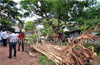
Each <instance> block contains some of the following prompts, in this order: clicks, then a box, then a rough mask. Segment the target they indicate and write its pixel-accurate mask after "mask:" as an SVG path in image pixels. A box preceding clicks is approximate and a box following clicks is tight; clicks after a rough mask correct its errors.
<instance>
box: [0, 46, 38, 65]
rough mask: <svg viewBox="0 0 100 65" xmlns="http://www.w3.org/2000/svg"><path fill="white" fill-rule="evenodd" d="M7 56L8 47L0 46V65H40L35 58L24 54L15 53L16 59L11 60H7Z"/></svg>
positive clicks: (20, 52)
mask: <svg viewBox="0 0 100 65" xmlns="http://www.w3.org/2000/svg"><path fill="white" fill-rule="evenodd" d="M8 54H9V47H8V46H7V47H1V46H0V65H40V64H39V63H38V62H37V59H38V58H37V57H33V58H32V57H30V56H29V55H28V53H26V52H22V51H19V52H18V51H17V57H16V58H14V57H12V59H8ZM12 55H13V54H12ZM34 55H37V53H36V52H34Z"/></svg>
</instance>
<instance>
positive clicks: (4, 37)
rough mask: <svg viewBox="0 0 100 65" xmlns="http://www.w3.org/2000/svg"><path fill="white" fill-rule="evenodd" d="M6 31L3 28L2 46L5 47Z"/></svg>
mask: <svg viewBox="0 0 100 65" xmlns="http://www.w3.org/2000/svg"><path fill="white" fill-rule="evenodd" d="M7 35H8V34H7V32H6V31H5V30H4V31H3V32H2V35H1V36H2V41H3V46H4V47H6V46H7Z"/></svg>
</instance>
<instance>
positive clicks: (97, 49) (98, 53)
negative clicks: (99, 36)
mask: <svg viewBox="0 0 100 65" xmlns="http://www.w3.org/2000/svg"><path fill="white" fill-rule="evenodd" d="M84 46H85V47H86V48H88V47H89V46H93V47H94V51H95V52H96V53H97V55H100V45H96V44H93V43H86V44H84Z"/></svg>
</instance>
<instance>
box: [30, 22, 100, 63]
mask: <svg viewBox="0 0 100 65" xmlns="http://www.w3.org/2000/svg"><path fill="white" fill-rule="evenodd" d="M98 31H99V32H100V23H99V24H97V25H96V26H93V27H91V28H90V29H88V30H87V31H86V32H84V33H83V34H82V35H80V36H79V37H77V38H75V39H72V40H71V39H70V38H69V39H68V45H67V46H66V47H63V46H58V45H52V44H42V45H32V46H31V47H32V48H33V49H35V50H36V51H38V52H40V53H42V54H44V55H45V56H47V57H48V58H50V59H51V60H52V61H54V62H55V63H56V64H57V65H86V64H88V63H91V62H92V61H93V58H94V47H92V46H91V47H89V48H85V47H84V43H85V42H86V40H94V43H95V41H100V37H99V36H98V35H96V34H95V35H93V34H92V33H93V32H98Z"/></svg>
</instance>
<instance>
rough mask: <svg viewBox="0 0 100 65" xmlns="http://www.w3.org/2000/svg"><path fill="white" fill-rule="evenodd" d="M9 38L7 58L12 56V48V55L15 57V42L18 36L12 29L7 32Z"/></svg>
mask: <svg viewBox="0 0 100 65" xmlns="http://www.w3.org/2000/svg"><path fill="white" fill-rule="evenodd" d="M8 39H9V57H8V58H10V59H11V58H12V49H14V55H13V56H14V57H16V43H17V40H18V36H17V35H16V34H15V33H14V32H13V31H12V32H11V33H9V36H8Z"/></svg>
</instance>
